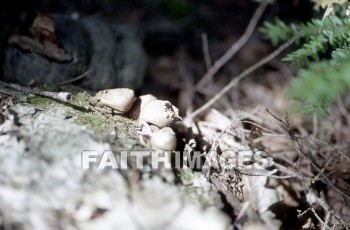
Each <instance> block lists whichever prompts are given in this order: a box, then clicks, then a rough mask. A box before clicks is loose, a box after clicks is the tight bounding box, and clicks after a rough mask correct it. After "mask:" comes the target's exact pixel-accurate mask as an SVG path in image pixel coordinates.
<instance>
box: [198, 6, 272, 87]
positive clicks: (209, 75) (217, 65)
mask: <svg viewBox="0 0 350 230" xmlns="http://www.w3.org/2000/svg"><path fill="white" fill-rule="evenodd" d="M267 5H268V1H263V2H262V3H261V4H260V5H259V7H258V8H257V9H256V11H255V13H254V15H253V17H252V18H251V19H250V22H249V24H248V26H247V29H246V31H245V32H244V34H243V35H242V36H241V37H240V39H239V40H238V41H237V42H236V43H234V44H233V45H232V46H231V48H230V49H229V50H227V51H226V53H225V54H224V55H223V56H222V57H221V58H220V59H219V60H217V61H216V62H215V63H214V65H213V66H212V67H211V68H210V69H209V71H208V72H207V73H206V74H205V75H204V76H203V78H202V79H201V80H200V81H199V82H198V83H197V84H196V85H195V89H199V88H202V87H203V86H204V85H205V84H206V83H207V82H208V81H210V79H211V78H212V77H213V76H214V75H215V74H216V73H217V72H218V71H219V69H221V67H222V66H224V65H225V64H226V63H227V62H228V61H229V60H230V59H231V58H232V57H233V56H234V55H235V54H236V53H237V52H238V51H239V50H240V49H241V48H242V46H243V45H244V44H245V43H246V42H247V41H248V39H249V38H250V37H251V36H252V34H253V32H254V30H255V27H256V25H257V23H258V21H259V19H260V17H261V15H262V14H263V12H264V11H265V9H266V7H267Z"/></svg>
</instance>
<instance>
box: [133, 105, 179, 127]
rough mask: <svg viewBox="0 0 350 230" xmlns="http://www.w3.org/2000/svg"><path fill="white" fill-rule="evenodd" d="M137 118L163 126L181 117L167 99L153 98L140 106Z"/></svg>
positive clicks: (169, 124)
mask: <svg viewBox="0 0 350 230" xmlns="http://www.w3.org/2000/svg"><path fill="white" fill-rule="evenodd" d="M139 119H140V120H143V121H145V122H147V123H150V124H154V125H156V126H158V127H159V128H163V127H166V126H171V125H172V124H174V123H175V122H177V121H180V120H181V117H180V116H179V109H178V108H176V107H175V106H173V105H172V104H171V103H170V102H169V101H162V100H153V101H150V102H148V103H146V104H145V105H144V106H142V108H141V112H140V117H139Z"/></svg>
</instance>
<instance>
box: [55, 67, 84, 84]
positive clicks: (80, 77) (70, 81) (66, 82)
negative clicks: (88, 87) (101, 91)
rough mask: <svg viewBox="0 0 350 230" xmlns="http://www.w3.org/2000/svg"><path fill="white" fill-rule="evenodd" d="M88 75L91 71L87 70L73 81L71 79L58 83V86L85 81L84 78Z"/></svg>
mask: <svg viewBox="0 0 350 230" xmlns="http://www.w3.org/2000/svg"><path fill="white" fill-rule="evenodd" d="M88 73H89V70H87V71H86V72H85V73H83V74H80V75H79V76H76V77H74V78H72V79H69V80H67V81H62V82H60V83H58V84H57V85H67V84H70V83H73V82H75V81H79V80H81V79H83V78H84V77H86V75H87V74H88Z"/></svg>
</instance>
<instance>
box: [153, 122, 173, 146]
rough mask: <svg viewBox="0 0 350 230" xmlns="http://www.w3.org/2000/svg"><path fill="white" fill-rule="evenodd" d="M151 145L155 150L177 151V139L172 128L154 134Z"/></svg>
mask: <svg viewBox="0 0 350 230" xmlns="http://www.w3.org/2000/svg"><path fill="white" fill-rule="evenodd" d="M150 143H151V146H152V148H153V149H155V150H163V151H174V150H175V149H176V144H177V138H176V135H175V133H174V131H173V130H172V129H171V128H170V127H165V128H162V129H159V130H157V131H155V132H153V134H152V137H151V139H150Z"/></svg>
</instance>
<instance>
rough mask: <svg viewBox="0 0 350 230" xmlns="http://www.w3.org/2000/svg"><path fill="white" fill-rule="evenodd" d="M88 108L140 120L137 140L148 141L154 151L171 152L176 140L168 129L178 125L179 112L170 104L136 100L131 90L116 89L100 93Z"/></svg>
mask: <svg viewBox="0 0 350 230" xmlns="http://www.w3.org/2000/svg"><path fill="white" fill-rule="evenodd" d="M90 104H92V105H93V106H94V107H95V110H99V111H102V112H105V113H113V114H119V115H125V116H127V117H129V118H130V119H133V120H137V119H138V120H139V124H140V126H141V127H140V131H138V133H139V135H140V137H142V138H145V139H148V140H149V142H148V143H149V144H150V147H151V148H152V149H153V150H162V151H174V150H175V149H176V144H177V139H176V135H175V132H174V131H173V130H172V129H171V128H170V126H171V125H173V124H174V123H175V122H177V121H180V120H181V117H180V116H179V110H178V109H177V108H176V107H175V106H173V105H172V104H171V103H170V102H169V101H163V100H158V99H157V98H156V97H155V96H153V95H150V94H147V95H143V96H140V97H138V98H135V93H134V91H133V90H132V89H128V88H117V89H109V90H102V91H99V92H98V93H97V94H96V95H95V96H94V97H93V98H92V99H91V100H90Z"/></svg>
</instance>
